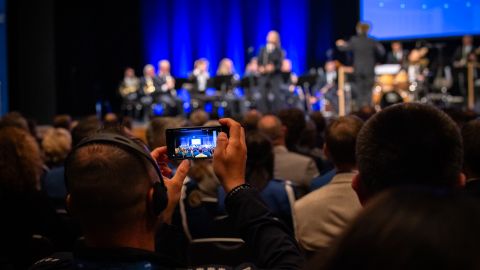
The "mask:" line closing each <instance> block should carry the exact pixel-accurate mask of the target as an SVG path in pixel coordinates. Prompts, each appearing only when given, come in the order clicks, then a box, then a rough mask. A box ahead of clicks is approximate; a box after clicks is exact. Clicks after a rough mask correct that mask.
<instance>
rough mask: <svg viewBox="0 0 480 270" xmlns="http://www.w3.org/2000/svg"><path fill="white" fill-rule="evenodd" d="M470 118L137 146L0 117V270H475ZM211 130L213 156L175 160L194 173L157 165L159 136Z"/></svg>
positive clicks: (159, 130) (115, 122) (257, 128)
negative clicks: (206, 136) (170, 138)
mask: <svg viewBox="0 0 480 270" xmlns="http://www.w3.org/2000/svg"><path fill="white" fill-rule="evenodd" d="M476 117H477V116H476V114H474V113H472V112H466V113H462V112H458V111H445V112H443V111H441V110H439V109H437V108H435V107H432V106H428V105H422V104H416V103H409V104H398V105H393V106H390V107H387V108H385V109H383V110H381V111H380V112H377V113H370V111H368V110H366V109H365V110H364V111H360V112H356V113H353V114H352V115H348V116H345V117H338V118H330V119H326V118H324V117H323V116H322V115H321V114H319V113H314V114H312V115H305V114H304V113H303V112H301V111H299V110H296V109H285V110H282V111H280V112H279V113H278V114H276V115H273V114H267V115H262V114H261V113H259V112H258V111H255V110H253V111H249V112H247V113H246V114H245V115H244V117H243V119H236V120H238V121H236V120H233V119H220V120H218V119H215V117H214V116H209V115H208V114H207V113H206V112H204V111H201V110H198V111H195V112H193V113H192V114H191V116H190V118H188V119H186V118H183V117H157V118H153V119H151V120H150V122H149V124H148V125H147V128H146V130H144V132H143V133H142V131H141V130H139V129H132V126H131V122H130V121H129V119H128V118H127V119H122V118H121V117H117V116H116V115H114V114H107V115H105V117H104V118H103V119H98V118H97V117H96V116H88V117H84V118H80V119H74V118H72V117H70V116H68V115H58V116H56V117H55V118H54V119H52V123H51V126H36V125H34V121H32V120H28V119H26V118H25V117H23V116H22V115H21V114H20V113H17V112H12V113H8V114H6V115H4V116H3V117H2V118H1V119H0V211H1V213H2V222H0V269H28V268H29V267H32V269H113V268H115V269H118V268H122V269H178V268H180V269H188V268H192V267H194V268H197V267H198V269H207V268H208V267H211V269H352V268H360V269H478V268H479V267H480V259H478V256H476V254H475V251H476V250H478V249H479V248H480V245H479V244H478V241H477V240H476V239H477V238H476V237H477V234H478V225H480V221H479V219H478V217H479V216H480V207H479V204H478V198H479V196H478V194H480V188H479V186H480V185H479V184H478V183H479V182H480V181H479V178H480V172H479V169H478V168H480V167H479V166H480V165H479V160H480V143H479V139H478V138H480V120H478V119H476ZM240 123H241V124H240ZM215 125H224V126H227V127H228V128H229V137H227V136H226V134H225V133H220V134H219V135H218V138H217V142H216V144H217V145H216V147H213V146H208V147H205V148H202V147H196V148H195V149H193V147H191V146H187V147H184V148H182V149H179V151H185V156H186V157H187V153H191V155H192V157H193V156H198V155H200V154H203V155H205V157H207V158H206V159H201V160H192V161H183V162H182V161H178V160H168V158H167V156H166V152H167V150H166V140H165V130H166V129H168V128H180V127H189V126H215ZM102 136H103V137H102ZM104 136H107V137H108V136H111V137H113V138H116V139H114V142H112V141H108V140H105V139H104V138H105V137H104ZM111 137H109V138H111ZM89 138H90V139H92V138H93V139H94V140H93V141H90V142H88V141H87V143H85V139H87V140H88V139H89ZM95 138H97V139H95ZM98 138H101V139H98ZM118 138H121V141H123V142H127V144H128V146H125V145H124V144H118V142H117V141H115V140H117V139H118ZM136 138H140V139H136ZM142 141H143V142H142ZM82 142H83V143H82ZM147 145H148V147H149V148H147ZM132 147H133V148H135V147H137V148H136V150H132ZM147 149H150V150H147ZM194 150H197V151H198V153H196V152H195V151H194ZM162 183H163V184H162ZM162 185H164V186H166V191H163V193H162V190H163V189H162V187H161V186H162ZM202 267H203V268H202ZM209 269H210V268H209Z"/></svg>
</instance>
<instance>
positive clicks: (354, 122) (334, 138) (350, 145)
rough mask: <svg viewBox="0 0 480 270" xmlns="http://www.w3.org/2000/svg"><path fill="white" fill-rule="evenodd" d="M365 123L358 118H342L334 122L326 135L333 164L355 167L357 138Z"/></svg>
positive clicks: (329, 126)
mask: <svg viewBox="0 0 480 270" xmlns="http://www.w3.org/2000/svg"><path fill="white" fill-rule="evenodd" d="M362 126H363V121H362V120H361V119H360V118H358V117H356V116H345V117H340V118H338V119H337V120H334V121H332V122H331V123H330V124H329V125H328V128H327V131H326V134H325V143H326V145H327V149H328V153H329V155H330V158H331V159H332V161H333V163H334V164H335V165H336V166H337V167H338V166H339V165H341V164H346V165H355V164H356V161H355V147H356V144H357V136H358V133H359V132H360V129H361V128H362Z"/></svg>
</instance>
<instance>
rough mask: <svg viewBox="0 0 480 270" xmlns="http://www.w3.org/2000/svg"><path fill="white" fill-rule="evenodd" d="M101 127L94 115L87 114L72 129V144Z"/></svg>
mask: <svg viewBox="0 0 480 270" xmlns="http://www.w3.org/2000/svg"><path fill="white" fill-rule="evenodd" d="M100 127H101V122H100V121H99V120H98V118H97V117H96V116H94V115H92V116H88V117H86V118H84V119H82V120H80V121H79V122H78V124H77V125H76V126H75V127H74V128H73V129H72V146H75V145H77V144H78V143H79V142H80V141H81V140H83V139H84V138H86V137H89V136H91V135H93V134H95V132H97V131H98V130H99V129H100Z"/></svg>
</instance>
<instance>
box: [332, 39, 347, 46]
mask: <svg viewBox="0 0 480 270" xmlns="http://www.w3.org/2000/svg"><path fill="white" fill-rule="evenodd" d="M335 44H336V45H337V47H343V46H345V44H346V42H345V40H343V39H339V40H337V42H335Z"/></svg>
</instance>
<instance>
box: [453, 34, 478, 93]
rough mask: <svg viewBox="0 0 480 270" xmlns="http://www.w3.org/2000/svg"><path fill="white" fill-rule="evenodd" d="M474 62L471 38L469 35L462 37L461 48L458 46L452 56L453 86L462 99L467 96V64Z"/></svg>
mask: <svg viewBox="0 0 480 270" xmlns="http://www.w3.org/2000/svg"><path fill="white" fill-rule="evenodd" d="M475 60H476V59H475V52H474V47H473V37H472V36H469V35H466V36H463V38H462V46H459V47H458V48H457V49H456V50H455V53H454V54H453V67H454V68H455V75H454V77H455V78H454V79H455V85H456V87H457V88H458V90H459V92H460V94H461V95H462V96H463V97H466V96H467V87H468V86H467V85H468V82H467V64H468V62H474V61H475Z"/></svg>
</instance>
